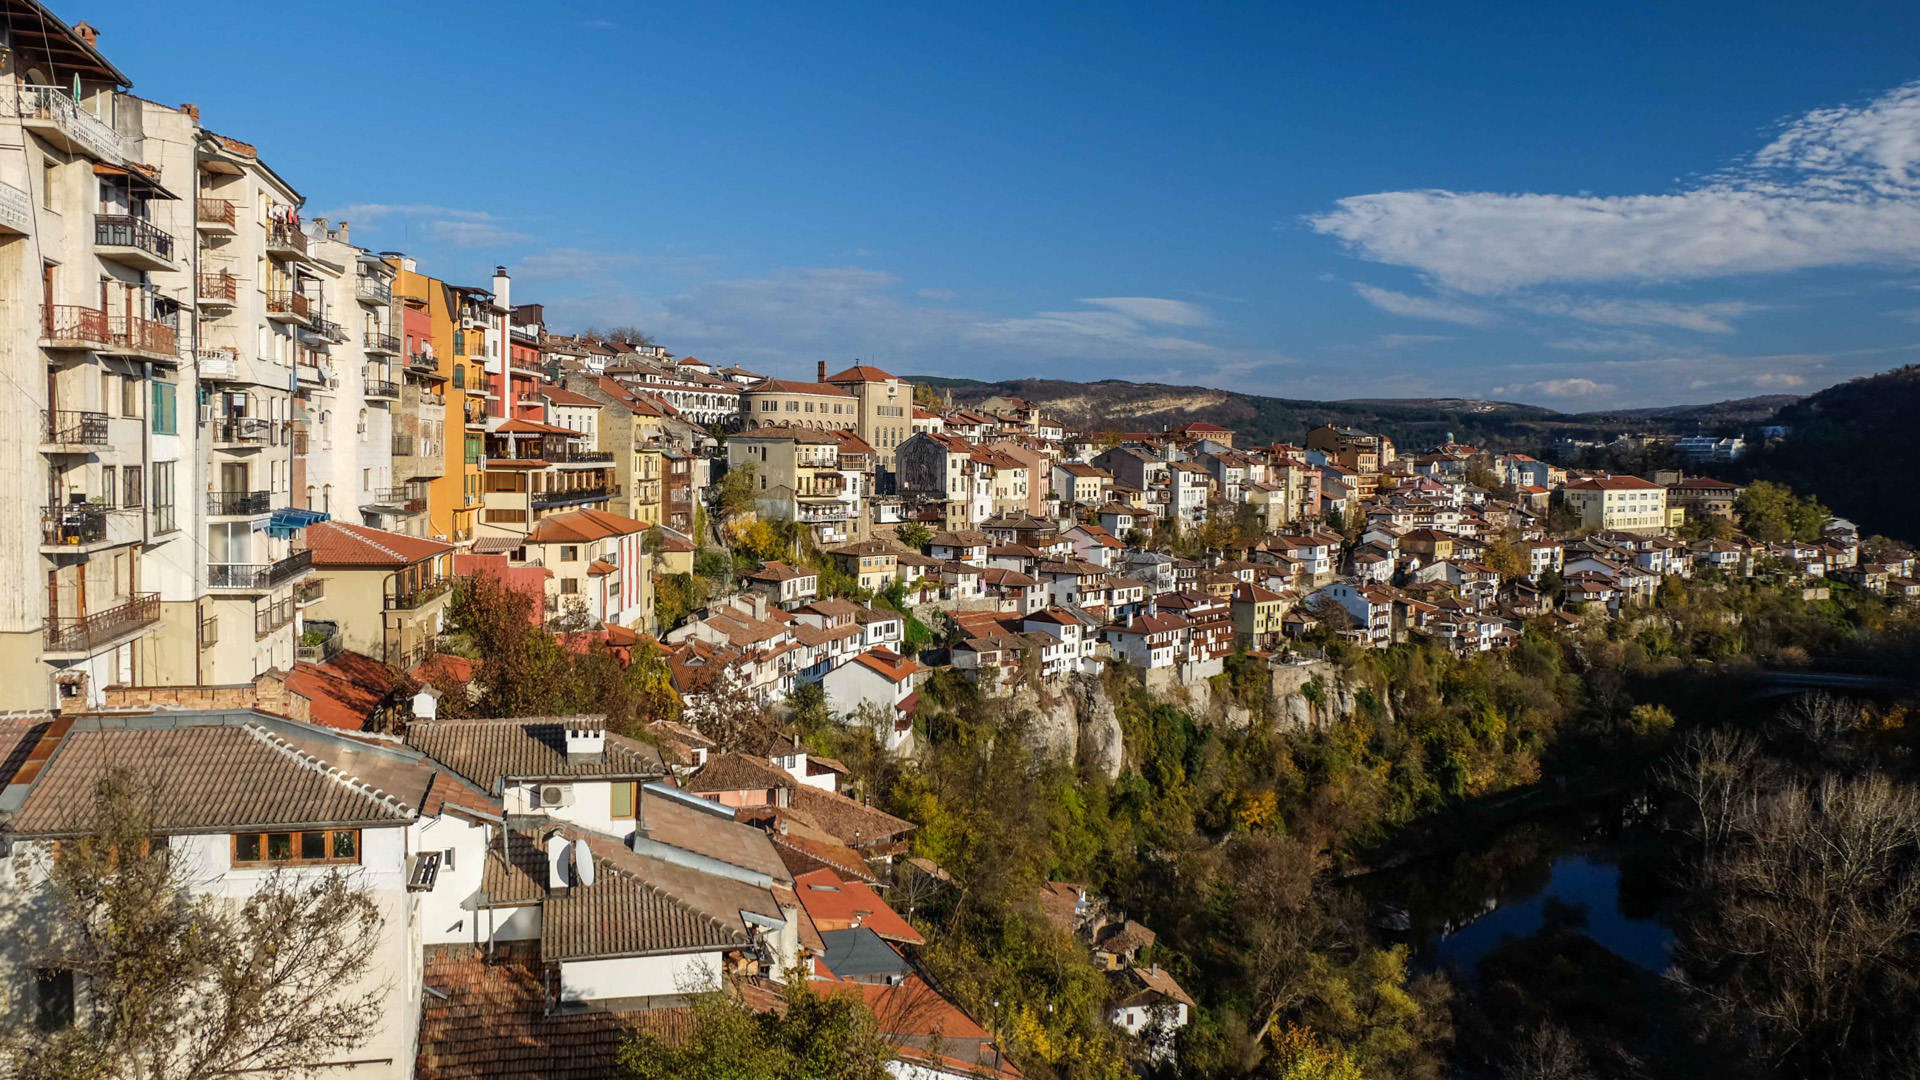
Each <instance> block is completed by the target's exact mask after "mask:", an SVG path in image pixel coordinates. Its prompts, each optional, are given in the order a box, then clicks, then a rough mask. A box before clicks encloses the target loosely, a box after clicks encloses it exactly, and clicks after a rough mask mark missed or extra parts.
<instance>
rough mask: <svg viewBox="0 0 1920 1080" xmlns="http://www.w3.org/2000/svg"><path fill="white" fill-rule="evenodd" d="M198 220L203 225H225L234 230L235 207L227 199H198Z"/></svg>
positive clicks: (196, 203) (196, 205) (196, 207)
mask: <svg viewBox="0 0 1920 1080" xmlns="http://www.w3.org/2000/svg"><path fill="white" fill-rule="evenodd" d="M194 206H195V215H196V220H198V221H199V222H200V223H201V224H203V225H225V226H226V227H228V228H229V229H231V228H233V223H234V207H233V203H232V202H230V201H228V200H226V199H196V200H195V202H194Z"/></svg>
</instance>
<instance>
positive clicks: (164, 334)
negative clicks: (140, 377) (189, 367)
mask: <svg viewBox="0 0 1920 1080" xmlns="http://www.w3.org/2000/svg"><path fill="white" fill-rule="evenodd" d="M107 336H109V337H111V338H112V339H113V347H112V349H111V350H104V349H103V350H101V351H103V352H106V351H112V352H114V353H116V354H118V355H122V356H137V357H141V358H143V359H147V360H161V361H165V362H167V363H170V364H171V363H178V362H179V360H180V343H179V337H178V335H177V334H176V332H175V331H174V329H173V327H171V326H168V325H167V324H166V323H158V322H154V321H153V320H152V319H143V318H140V317H139V316H138V315H109V316H107Z"/></svg>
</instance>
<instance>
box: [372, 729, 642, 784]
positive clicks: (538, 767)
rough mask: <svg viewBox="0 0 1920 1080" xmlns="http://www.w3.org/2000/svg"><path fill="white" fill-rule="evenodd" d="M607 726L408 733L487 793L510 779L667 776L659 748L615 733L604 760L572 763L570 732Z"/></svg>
mask: <svg viewBox="0 0 1920 1080" xmlns="http://www.w3.org/2000/svg"><path fill="white" fill-rule="evenodd" d="M603 724H604V720H603V718H601V717H598V716H572V717H565V716H531V717H510V718H506V719H497V720H428V721H415V722H414V723H413V724H411V725H409V726H408V728H407V743H408V744H409V745H411V746H413V747H415V748H416V749H418V750H419V751H420V752H421V753H423V754H426V755H427V756H428V757H431V758H432V759H433V760H435V761H437V762H440V763H441V764H443V765H445V766H446V767H447V768H448V769H451V770H453V771H454V772H456V773H458V774H459V775H461V776H463V777H465V778H466V779H467V780H468V781H469V782H470V783H473V784H474V785H476V786H478V787H480V788H482V789H483V790H486V791H493V790H495V786H496V785H497V784H499V783H500V782H501V781H503V780H506V779H539V778H547V777H570V776H607V777H612V776H621V777H647V778H653V777H659V776H664V775H665V774H666V771H667V770H666V765H665V763H664V762H662V760H661V758H660V751H659V750H658V749H657V748H655V747H653V746H649V745H647V744H646V743H643V742H638V741H636V740H633V739H629V738H627V737H626V736H624V735H616V734H614V733H613V732H607V733H606V752H605V753H604V754H603V755H600V756H599V757H596V758H593V759H590V760H584V761H574V762H569V761H568V760H567V741H566V731H567V728H568V727H569V726H575V727H584V728H591V729H599V728H601V727H602V725H603Z"/></svg>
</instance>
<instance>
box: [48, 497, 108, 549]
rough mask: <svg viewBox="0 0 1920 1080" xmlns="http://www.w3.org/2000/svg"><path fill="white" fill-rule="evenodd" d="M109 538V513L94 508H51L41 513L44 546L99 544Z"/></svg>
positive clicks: (103, 509)
mask: <svg viewBox="0 0 1920 1080" xmlns="http://www.w3.org/2000/svg"><path fill="white" fill-rule="evenodd" d="M106 538H107V511H106V509H105V508H104V507H93V506H49V507H46V508H44V509H42V510H41V511H40V542H41V543H43V544H61V545H67V544H74V545H78V544H97V543H99V542H100V541H102V540H105V539H106Z"/></svg>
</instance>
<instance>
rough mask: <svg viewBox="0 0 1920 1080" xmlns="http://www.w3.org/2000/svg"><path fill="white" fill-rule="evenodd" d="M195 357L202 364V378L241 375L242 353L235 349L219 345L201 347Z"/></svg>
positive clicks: (231, 377) (235, 377)
mask: <svg viewBox="0 0 1920 1080" xmlns="http://www.w3.org/2000/svg"><path fill="white" fill-rule="evenodd" d="M194 359H195V360H197V361H198V362H199V364H200V377H201V378H202V379H237V378H239V377H240V354H239V352H237V351H235V350H233V349H223V348H219V347H215V348H210V349H200V350H198V351H197V352H195V353H194Z"/></svg>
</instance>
